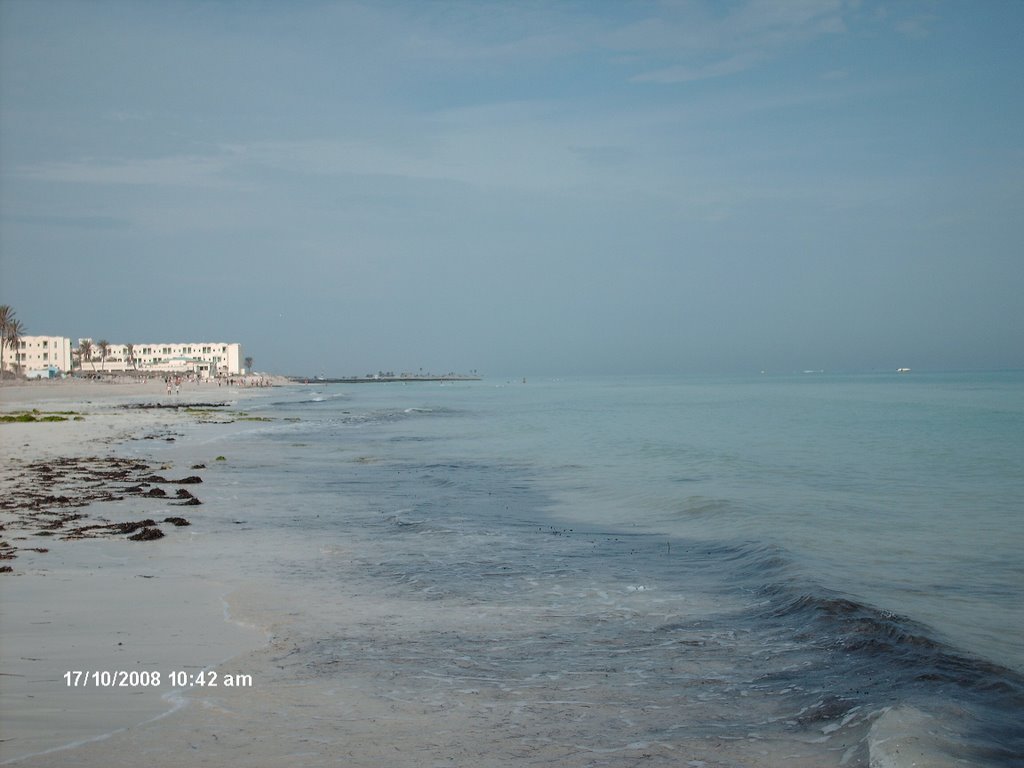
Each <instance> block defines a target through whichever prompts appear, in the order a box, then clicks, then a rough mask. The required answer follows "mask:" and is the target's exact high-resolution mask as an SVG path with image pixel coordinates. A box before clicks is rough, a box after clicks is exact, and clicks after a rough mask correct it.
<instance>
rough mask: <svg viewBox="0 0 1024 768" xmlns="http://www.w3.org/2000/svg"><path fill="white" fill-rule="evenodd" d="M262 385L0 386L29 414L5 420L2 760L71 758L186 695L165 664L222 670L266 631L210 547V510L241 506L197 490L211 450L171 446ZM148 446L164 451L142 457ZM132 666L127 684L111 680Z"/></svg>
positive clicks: (8, 402)
mask: <svg viewBox="0 0 1024 768" xmlns="http://www.w3.org/2000/svg"><path fill="white" fill-rule="evenodd" d="M266 392H267V390H265V389H256V388H252V389H250V388H244V387H242V388H227V387H218V386H216V384H210V383H207V384H189V383H186V384H184V385H183V386H182V390H181V392H180V393H179V394H176V395H174V394H172V395H170V396H168V395H167V394H166V389H165V385H164V383H163V382H162V381H151V382H149V383H101V382H83V381H78V380H65V381H54V382H50V381H45V382H33V383H28V384H20V385H19V384H12V383H10V382H8V383H5V384H4V385H3V386H2V387H0V414H2V415H4V416H7V417H8V418H10V417H14V418H18V417H21V418H22V419H26V420H24V421H15V422H13V423H10V422H8V423H3V424H0V495H2V497H3V507H2V509H0V523H2V525H3V530H2V531H0V539H2V541H3V545H2V547H0V557H2V558H3V559H2V560H0V566H2V567H3V568H4V572H3V573H0V579H2V581H0V596H2V597H0V613H2V617H0V621H2V626H3V643H2V645H0V679H2V686H0V724H2V733H0V762H3V763H10V762H12V761H20V760H22V759H23V758H26V757H27V756H29V755H39V757H38V758H37V760H38V763H37V764H46V765H54V764H57V762H58V761H61V760H65V759H67V760H72V761H77V760H78V758H77V757H73V755H74V754H77V752H78V750H68V749H67V747H68V746H69V745H75V744H81V743H89V742H97V740H99V741H98V742H97V743H105V742H106V741H107V739H108V737H109V735H110V734H112V733H117V732H119V731H122V730H123V729H125V728H132V727H134V726H137V725H139V724H140V723H144V722H147V721H152V720H153V719H154V718H161V717H163V716H165V715H167V713H169V712H172V711H174V710H175V709H177V708H180V707H181V706H182V704H183V699H182V698H181V695H180V693H179V692H178V691H179V690H180V689H176V688H175V686H174V685H173V684H172V681H171V680H169V679H168V673H171V672H182V673H184V674H195V673H197V672H201V671H203V670H212V669H213V668H214V667H215V665H216V664H218V663H220V662H222V661H224V660H225V659H229V658H231V657H234V656H236V655H238V654H239V653H241V652H243V651H247V650H251V649H253V648H256V647H260V646H261V645H263V644H264V643H265V642H266V634H265V632H264V631H262V630H261V629H259V628H256V627H252V626H247V625H243V624H241V623H239V622H238V621H236V620H235V619H234V618H233V617H232V615H231V614H230V611H229V608H228V603H227V598H228V596H229V595H230V594H231V592H232V591H234V590H235V589H237V587H238V584H237V583H234V581H233V579H234V576H233V574H232V573H231V571H230V569H229V568H224V567H223V562H224V561H223V560H222V559H219V558H218V555H223V554H224V553H225V552H226V551H229V550H224V549H223V542H221V543H219V544H217V545H214V551H211V545H213V542H212V541H211V540H210V539H209V537H208V536H207V535H206V534H207V532H208V525H204V521H205V520H209V519H210V518H211V517H214V516H217V515H219V514H230V512H231V511H230V510H218V509H215V508H213V507H211V506H209V505H207V506H203V505H202V502H201V498H202V496H203V493H202V490H201V489H202V488H203V484H202V482H203V480H204V478H203V475H205V474H207V470H206V468H207V467H210V466H212V465H213V464H214V463H215V462H214V460H215V458H216V457H215V456H206V455H199V454H196V455H195V456H194V457H190V456H189V455H188V454H190V453H191V449H189V448H188V447H183V449H182V450H181V451H180V452H177V453H176V452H175V451H174V448H175V445H174V444H175V442H176V441H178V440H181V439H182V437H183V435H182V432H181V428H182V427H187V426H189V425H192V424H194V423H195V422H196V421H197V420H199V419H202V420H204V421H207V422H211V423H210V424H209V426H210V428H225V429H226V428H229V425H230V423H231V422H232V420H233V419H232V416H231V415H230V414H228V413H226V411H229V410H234V405H232V404H237V403H239V402H241V401H244V399H245V398H246V397H252V396H257V395H258V394H261V393H262V394H265V393H266ZM157 406H159V407H157ZM26 414H28V416H26ZM30 418H31V419H33V420H28V419H30ZM214 422H220V423H214ZM154 446H159V448H160V452H161V460H160V461H159V462H156V461H152V460H150V459H149V458H147V457H148V456H150V455H151V454H152V453H153V447H154ZM164 475H166V477H164ZM178 481H187V482H178ZM158 536H159V537H160V538H158ZM133 537H134V539H135V540H133ZM218 563H219V564H220V565H218ZM76 672H81V673H83V674H82V675H78V676H77V678H78V679H77V684H76V680H75V677H76V675H75V674H74V673H76ZM68 673H71V675H69V674H68ZM84 673H90V674H92V673H99V676H98V677H97V676H95V675H94V676H93V677H91V678H90V677H89V675H86V674H84ZM122 673H127V675H125V679H124V680H123V681H120V682H123V683H126V685H117V684H114V685H112V686H111V687H106V686H105V685H103V683H105V682H110V681H108V680H105V679H104V678H106V677H108V676H109V675H118V674H122ZM139 673H146V678H148V679H141V678H140V674H139ZM153 673H159V674H160V675H161V677H162V678H163V679H161V680H159V683H157V681H155V680H154V679H153ZM143 682H145V683H148V684H147V685H142V684H140V683H143ZM131 683H134V684H131ZM54 750H56V751H54ZM100 761H101V762H106V759H105V758H101V759H100Z"/></svg>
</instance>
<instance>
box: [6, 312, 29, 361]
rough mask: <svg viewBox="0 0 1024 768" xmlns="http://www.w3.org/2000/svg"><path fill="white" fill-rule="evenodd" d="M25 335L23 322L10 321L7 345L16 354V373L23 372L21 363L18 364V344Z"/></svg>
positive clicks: (8, 322)
mask: <svg viewBox="0 0 1024 768" xmlns="http://www.w3.org/2000/svg"><path fill="white" fill-rule="evenodd" d="M24 335H25V326H24V325H22V322H21V320H8V321H7V343H8V344H10V345H11V349H13V350H15V352H14V365H13V366H12V367H13V368H14V371H15V373H19V372H20V371H21V363H19V362H18V358H19V353H18V351H17V350H18V343H19V342H20V341H21V337H22V336H24Z"/></svg>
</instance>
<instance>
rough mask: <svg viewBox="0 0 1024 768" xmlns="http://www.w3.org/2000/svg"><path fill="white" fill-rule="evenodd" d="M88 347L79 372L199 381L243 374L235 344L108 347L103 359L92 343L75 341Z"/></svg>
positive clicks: (80, 340) (240, 357)
mask: <svg viewBox="0 0 1024 768" xmlns="http://www.w3.org/2000/svg"><path fill="white" fill-rule="evenodd" d="M84 341H88V342H89V344H90V345H91V350H90V354H89V358H88V359H85V360H81V361H80V363H79V367H80V369H81V370H83V371H85V372H87V373H91V372H97V373H99V372H107V373H124V372H127V371H139V372H146V373H156V374H179V375H180V374H194V375H196V376H199V377H201V378H211V377H214V376H237V375H239V374H241V373H243V372H244V368H243V360H242V345H241V344H239V343H238V342H231V343H225V342H221V341H217V342H211V341H201V342H189V343H179V344H172V343H164V342H161V343H159V344H110V345H108V347H107V353H106V356H104V355H103V354H102V352H101V350H100V348H99V347H98V346H97V344H96V342H94V341H93V340H92V339H79V340H78V352H77V353H76V354H80V352H81V349H82V342H84Z"/></svg>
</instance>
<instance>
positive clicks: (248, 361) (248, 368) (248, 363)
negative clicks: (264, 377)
mask: <svg viewBox="0 0 1024 768" xmlns="http://www.w3.org/2000/svg"><path fill="white" fill-rule="evenodd" d="M245 370H246V371H247V372H248V373H252V358H251V357H247V358H245Z"/></svg>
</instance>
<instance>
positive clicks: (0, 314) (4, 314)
mask: <svg viewBox="0 0 1024 768" xmlns="http://www.w3.org/2000/svg"><path fill="white" fill-rule="evenodd" d="M13 319H14V310H13V309H11V308H10V306H8V305H7V304H0V379H2V378H3V375H4V345H5V344H6V343H7V324H8V323H10V322H11V321H12V320H13Z"/></svg>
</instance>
